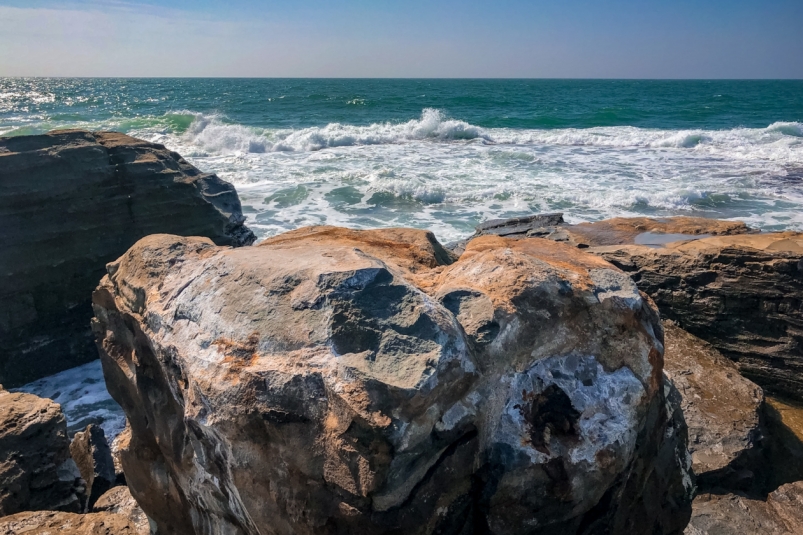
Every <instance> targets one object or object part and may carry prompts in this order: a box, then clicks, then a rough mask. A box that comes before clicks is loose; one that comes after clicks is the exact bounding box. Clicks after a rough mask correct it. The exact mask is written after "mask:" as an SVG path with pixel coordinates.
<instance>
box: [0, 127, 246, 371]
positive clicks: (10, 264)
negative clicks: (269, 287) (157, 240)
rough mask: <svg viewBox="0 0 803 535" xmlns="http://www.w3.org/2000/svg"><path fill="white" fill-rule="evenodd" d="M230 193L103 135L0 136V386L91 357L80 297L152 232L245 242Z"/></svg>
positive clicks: (154, 149) (173, 158)
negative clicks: (112, 265)
mask: <svg viewBox="0 0 803 535" xmlns="http://www.w3.org/2000/svg"><path fill="white" fill-rule="evenodd" d="M243 221H244V217H243V215H242V212H241V209H240V202H239V199H238V198H237V193H236V192H235V190H234V188H233V187H232V186H231V185H230V184H228V183H226V182H224V181H222V180H220V179H219V178H218V177H217V176H215V175H210V174H205V173H201V172H200V171H199V170H197V169H196V168H194V167H193V166H191V165H190V164H188V163H187V162H186V161H185V160H183V159H182V158H181V157H180V156H179V155H178V154H176V153H174V152H171V151H168V150H166V149H165V148H164V147H163V146H161V145H156V144H152V143H147V142H145V141H142V140H138V139H134V138H131V137H128V136H125V135H123V134H118V133H112V132H95V133H90V132H85V131H60V132H52V133H49V134H45V135H38V136H22V137H11V138H0V382H2V383H3V384H5V385H6V387H11V386H16V385H20V384H23V383H26V382H29V381H32V380H33V379H36V378H39V377H43V376H46V375H50V374H52V373H55V372H58V371H61V370H64V369H67V368H70V367H73V366H77V365H78V364H82V363H84V362H88V361H89V360H92V359H94V358H96V356H97V355H96V351H95V349H94V347H93V342H92V336H91V333H90V329H89V321H90V319H91V317H92V309H91V304H90V298H89V296H90V295H91V292H92V290H93V289H94V287H95V286H96V285H97V281H98V280H99V279H100V277H102V276H103V273H104V266H105V264H106V263H107V262H109V261H111V260H114V259H115V258H117V257H118V256H120V255H121V254H122V253H123V252H125V250H126V249H127V248H128V247H130V246H131V245H132V244H133V243H134V242H135V241H137V240H138V239H139V238H141V237H143V236H146V235H148V234H153V233H157V232H170V233H174V234H182V235H197V236H207V237H209V238H211V239H212V240H213V241H214V242H215V243H218V244H221V245H241V244H248V243H251V242H252V241H253V240H254V236H253V234H252V233H251V232H250V231H249V230H248V229H247V228H246V227H245V226H243Z"/></svg>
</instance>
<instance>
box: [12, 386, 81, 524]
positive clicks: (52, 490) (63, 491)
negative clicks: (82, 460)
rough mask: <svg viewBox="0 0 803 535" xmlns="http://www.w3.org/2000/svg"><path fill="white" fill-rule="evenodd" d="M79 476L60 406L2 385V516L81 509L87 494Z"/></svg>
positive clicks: (76, 510)
mask: <svg viewBox="0 0 803 535" xmlns="http://www.w3.org/2000/svg"><path fill="white" fill-rule="evenodd" d="M80 477H81V476H80V474H79V473H78V468H77V467H76V466H75V463H74V462H73V460H72V459H71V458H70V439H69V438H67V424H66V421H65V420H64V415H63V414H62V413H61V408H60V407H59V405H58V404H56V403H53V402H52V401H50V400H49V399H42V398H39V397H37V396H33V395H31V394H22V393H11V392H8V391H5V390H2V388H0V516H4V515H10V514H13V513H16V512H19V511H27V510H39V509H52V510H60V511H75V512H78V511H80V510H81V504H82V502H83V499H84V488H83V482H82V481H81V479H80Z"/></svg>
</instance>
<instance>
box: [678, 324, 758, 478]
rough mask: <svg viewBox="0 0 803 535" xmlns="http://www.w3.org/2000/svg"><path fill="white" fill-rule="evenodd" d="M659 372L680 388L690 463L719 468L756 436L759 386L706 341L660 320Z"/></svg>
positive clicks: (699, 469) (703, 469)
mask: <svg viewBox="0 0 803 535" xmlns="http://www.w3.org/2000/svg"><path fill="white" fill-rule="evenodd" d="M664 346H665V352H664V373H666V374H667V376H668V377H669V378H670V379H671V380H672V382H673V383H674V385H675V387H676V388H677V389H678V391H679V392H680V395H681V397H682V398H683V402H682V404H681V407H682V408H683V415H684V417H685V418H686V425H687V426H688V428H689V451H690V452H691V456H692V468H693V469H694V473H695V474H697V475H698V476H699V475H702V474H705V473H708V472H713V471H716V470H721V469H723V468H725V467H726V466H728V465H729V464H730V463H731V462H733V461H734V460H736V459H737V458H738V457H739V456H741V455H744V454H745V453H746V452H748V451H750V450H751V449H752V448H753V447H754V446H755V445H756V443H757V442H758V441H759V440H760V439H761V438H762V437H761V425H760V414H761V410H762V406H763V403H764V392H763V391H762V390H761V387H759V386H758V385H756V384H755V383H753V382H752V381H750V380H749V379H745V378H744V377H742V376H741V375H740V374H739V371H738V370H737V369H736V366H735V365H734V364H733V363H732V362H731V361H730V360H728V359H727V358H725V357H724V356H722V355H721V354H720V353H719V351H717V350H716V349H714V347H713V346H711V344H709V343H707V342H705V341H703V340H701V339H699V338H697V337H696V336H694V335H691V334H689V333H687V332H686V331H684V330H682V329H681V328H679V327H678V326H677V325H675V324H674V323H672V322H671V321H665V322H664Z"/></svg>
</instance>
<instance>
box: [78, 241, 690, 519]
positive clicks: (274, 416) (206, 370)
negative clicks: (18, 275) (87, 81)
mask: <svg viewBox="0 0 803 535" xmlns="http://www.w3.org/2000/svg"><path fill="white" fill-rule="evenodd" d="M93 303H94V308H95V313H96V319H95V321H94V323H93V330H94V332H95V333H96V336H97V340H98V347H99V350H100V353H101V360H102V363H103V367H104V374H105V377H106V381H107V385H108V388H109V391H110V393H111V394H112V396H113V397H114V398H115V400H117V401H118V402H119V403H120V404H121V406H122V407H123V408H124V410H125V412H126V415H127V417H128V421H129V424H130V432H131V434H130V439H129V440H127V441H123V443H121V444H120V456H121V460H122V464H123V467H124V469H125V473H126V479H127V482H128V485H129V488H130V489H131V493H132V495H133V496H134V497H135V498H136V499H137V501H138V502H139V504H140V505H141V507H142V509H143V510H144V511H145V513H147V515H148V516H149V517H150V518H151V519H153V521H154V523H155V525H156V526H157V527H158V530H159V532H165V533H182V534H193V533H194V534H198V535H200V534H209V533H232V534H257V533H261V534H263V535H266V534H288V535H289V534H341V533H342V534H345V533H359V534H379V533H397V534H416V533H420V534H424V533H426V534H429V533H453V534H461V533H462V534H469V533H494V534H500V535H508V534H509V535H513V534H520V533H529V534H547V533H564V532H571V533H579V534H590V533H603V532H604V533H611V534H638V533H645V534H647V533H649V534H670V533H680V532H682V530H683V529H684V527H685V526H686V523H687V522H688V519H689V516H690V501H691V492H692V488H693V481H692V474H691V471H690V465H691V460H690V459H689V457H688V454H687V451H686V427H685V422H684V421H683V415H682V412H681V410H680V396H679V394H678V392H677V391H676V390H674V389H673V387H672V385H671V383H669V382H664V380H663V372H662V367H663V362H662V360H663V346H662V339H663V331H662V326H661V323H660V321H659V318H658V314H657V311H656V309H655V308H654V305H653V304H652V302H651V301H650V300H649V299H648V298H646V297H645V296H644V295H643V294H641V293H640V292H639V291H638V289H637V288H636V286H635V285H634V284H633V282H632V281H631V280H630V278H629V277H627V276H626V275H625V274H624V273H622V272H621V271H619V270H618V269H616V268H614V267H613V266H611V265H610V264H608V263H607V262H605V261H604V260H602V259H600V258H599V257H595V256H592V255H587V254H584V253H582V252H581V251H579V250H577V249H576V248H573V247H570V246H567V245H563V244H559V243H555V242H552V241H548V240H511V239H505V238H501V237H498V236H483V237H480V238H477V239H475V240H472V241H471V242H470V243H469V244H468V246H467V249H466V251H465V252H464V253H463V255H462V256H461V258H460V259H459V261H456V262H455V261H454V258H453V257H452V255H450V254H449V252H448V251H446V250H445V249H444V248H443V247H441V246H440V244H439V243H438V242H437V241H436V240H435V239H434V237H433V236H432V234H430V233H427V232H424V231H417V230H409V229H387V230H376V231H352V230H347V229H338V228H333V227H313V228H306V229H300V230H299V231H294V232H290V233H287V234H284V235H280V236H277V237H276V238H273V239H269V240H267V241H266V242H264V243H263V244H261V245H259V246H257V247H248V248H239V249H231V248H225V247H216V246H215V245H214V244H213V243H212V241H210V240H208V239H203V238H181V237H177V236H169V235H155V236H149V237H147V238H144V239H142V240H140V241H139V242H137V243H136V244H135V245H134V246H133V247H132V248H131V249H130V250H129V251H128V252H126V253H125V254H124V255H123V256H122V257H121V258H120V259H119V260H117V261H116V262H112V263H110V264H109V265H108V276H106V277H104V278H103V280H102V282H101V284H100V286H99V287H98V289H97V290H96V292H95V294H94V295H93Z"/></svg>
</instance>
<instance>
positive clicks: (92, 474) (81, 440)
mask: <svg viewBox="0 0 803 535" xmlns="http://www.w3.org/2000/svg"><path fill="white" fill-rule="evenodd" d="M70 454H71V455H72V458H73V461H75V464H76V465H77V466H78V470H79V471H80V472H81V477H82V478H83V480H84V482H85V483H86V494H87V499H86V508H85V509H86V510H91V509H92V507H93V506H94V505H95V502H96V501H97V499H98V498H100V496H101V495H102V494H103V493H105V492H106V491H107V490H109V489H110V488H112V487H113V486H114V485H115V483H116V481H115V480H116V475H115V471H114V460H113V459H112V453H111V449H110V448H109V444H108V442H106V435H105V434H104V433H103V428H101V427H100V426H99V425H95V424H90V425H88V426H87V427H86V429H85V430H84V431H81V432H78V433H76V434H75V436H74V437H73V439H72V442H71V443H70Z"/></svg>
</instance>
